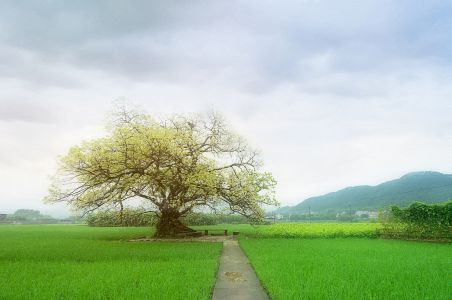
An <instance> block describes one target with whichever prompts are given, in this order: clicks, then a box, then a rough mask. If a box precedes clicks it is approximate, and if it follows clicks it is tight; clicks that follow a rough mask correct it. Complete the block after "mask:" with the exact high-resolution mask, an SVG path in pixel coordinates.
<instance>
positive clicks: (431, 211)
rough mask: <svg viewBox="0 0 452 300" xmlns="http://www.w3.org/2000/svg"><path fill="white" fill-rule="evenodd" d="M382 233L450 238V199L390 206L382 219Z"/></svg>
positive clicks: (451, 236) (407, 236)
mask: <svg viewBox="0 0 452 300" xmlns="http://www.w3.org/2000/svg"><path fill="white" fill-rule="evenodd" d="M381 232H382V235H383V236H386V237H391V238H415V239H445V240H451V239H452V201H448V202H445V203H435V204H425V203H422V202H414V203H412V204H411V205H410V206H409V207H407V208H399V207H398V206H391V208H390V210H389V212H388V214H387V215H386V217H385V219H384V220H383V229H382V231H381Z"/></svg>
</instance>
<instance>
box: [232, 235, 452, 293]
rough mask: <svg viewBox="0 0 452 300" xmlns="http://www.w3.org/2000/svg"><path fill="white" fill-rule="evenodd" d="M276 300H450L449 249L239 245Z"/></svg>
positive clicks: (354, 243) (281, 242)
mask: <svg viewBox="0 0 452 300" xmlns="http://www.w3.org/2000/svg"><path fill="white" fill-rule="evenodd" d="M240 245H241V247H242V249H243V250H244V251H245V253H246V254H247V256H248V257H249V259H250V261H251V263H252V265H253V267H254V268H255V270H256V272H257V274H258V277H259V278H260V280H261V282H262V283H263V285H264V287H265V288H266V289H267V291H268V292H269V294H270V296H271V298H272V299H274V300H278V299H281V300H289V299H438V300H439V299H452V245H451V244H433V243H422V242H407V241H396V240H378V239H365V238H364V239H354V238H348V239H272V238H267V239H248V238H242V239H240Z"/></svg>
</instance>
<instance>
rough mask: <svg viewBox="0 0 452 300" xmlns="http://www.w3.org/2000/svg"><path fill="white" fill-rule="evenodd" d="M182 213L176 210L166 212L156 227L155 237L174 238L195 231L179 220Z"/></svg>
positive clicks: (162, 214)
mask: <svg viewBox="0 0 452 300" xmlns="http://www.w3.org/2000/svg"><path fill="white" fill-rule="evenodd" d="M180 216H181V215H180V213H179V212H178V211H174V210H164V211H162V212H161V216H160V218H159V220H158V222H157V225H156V232H155V234H154V236H155V237H174V236H176V235H177V234H181V233H190V232H194V231H195V230H193V229H191V228H189V227H187V226H185V225H184V224H182V222H181V221H180V220H179V217H180Z"/></svg>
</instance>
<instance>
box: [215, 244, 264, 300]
mask: <svg viewBox="0 0 452 300" xmlns="http://www.w3.org/2000/svg"><path fill="white" fill-rule="evenodd" d="M268 299H269V298H268V296H267V294H266V293H265V291H264V289H263V288H262V285H261V284H260V282H259V279H257V276H256V274H255V273H254V270H253V269H252V268H251V265H250V263H249V261H248V258H247V257H246V256H245V254H244V253H243V251H242V249H240V247H239V243H238V242H237V241H236V240H231V239H227V240H225V241H224V242H223V252H222V253H221V257H220V268H219V270H218V274H217V282H216V284H215V288H214V290H213V296H212V300H268Z"/></svg>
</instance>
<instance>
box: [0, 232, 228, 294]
mask: <svg viewBox="0 0 452 300" xmlns="http://www.w3.org/2000/svg"><path fill="white" fill-rule="evenodd" d="M150 234H151V230H150V229H149V228H130V227H129V228H118V227H116V228H92V227H87V226H80V225H48V226H46V225H39V226H36V225H26V226H25V225H14V226H10V225H2V226H0V240H1V242H0V258H1V259H0V278H1V280H0V299H12V300H15V299H17V300H22V299H38V300H39V299H43V300H48V299H76V300H77V299H80V300H82V299H98V300H101V299H180V300H186V299H187V300H190V299H192V300H198V299H201V300H208V299H210V293H211V290H212V288H213V285H214V283H215V274H216V271H217V268H218V257H219V255H220V253H221V244H220V243H191V242H184V243H174V242H152V243H141V242H134V243H132V242H127V240H128V239H130V238H133V237H142V236H145V235H150Z"/></svg>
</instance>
